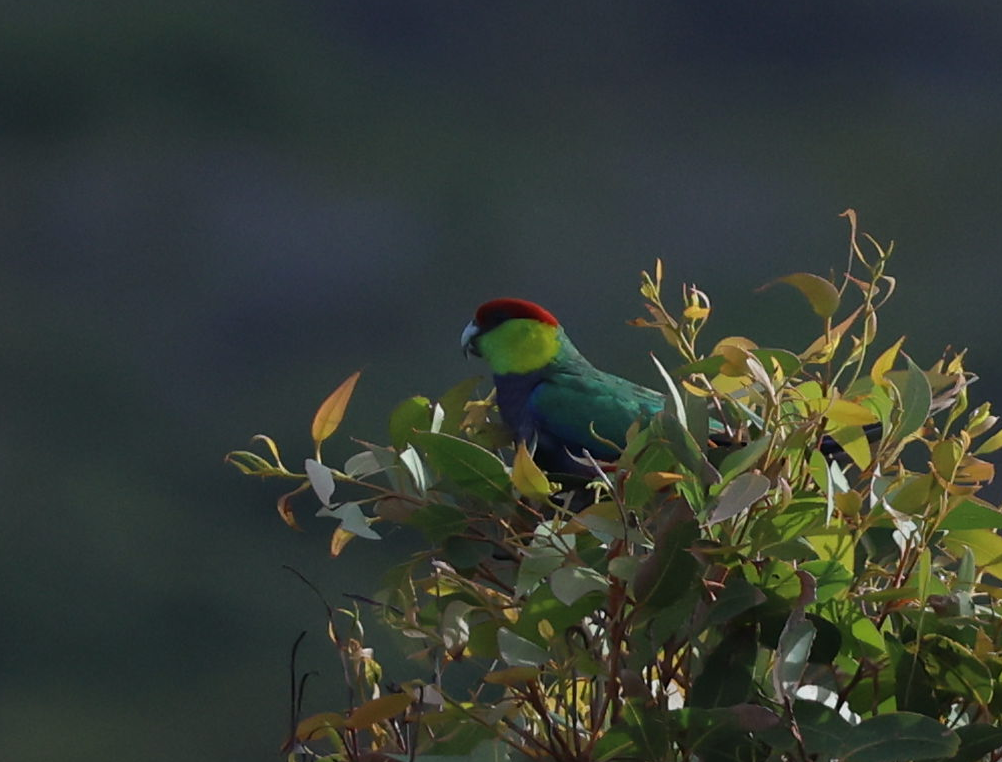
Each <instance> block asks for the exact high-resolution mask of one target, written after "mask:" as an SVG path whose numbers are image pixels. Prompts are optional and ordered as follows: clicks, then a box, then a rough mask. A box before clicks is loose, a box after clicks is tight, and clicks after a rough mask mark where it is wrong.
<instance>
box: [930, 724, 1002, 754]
mask: <svg viewBox="0 0 1002 762" xmlns="http://www.w3.org/2000/svg"><path fill="white" fill-rule="evenodd" d="M957 735H958V736H960V750H959V751H958V752H957V753H956V754H955V755H954V756H952V757H941V758H940V759H938V760H936V762H980V761H981V760H983V759H985V758H987V757H988V755H989V754H991V753H992V752H993V751H997V750H998V749H1002V728H1000V727H996V726H993V725H983V724H981V723H978V724H977V725H965V726H964V727H962V728H957Z"/></svg>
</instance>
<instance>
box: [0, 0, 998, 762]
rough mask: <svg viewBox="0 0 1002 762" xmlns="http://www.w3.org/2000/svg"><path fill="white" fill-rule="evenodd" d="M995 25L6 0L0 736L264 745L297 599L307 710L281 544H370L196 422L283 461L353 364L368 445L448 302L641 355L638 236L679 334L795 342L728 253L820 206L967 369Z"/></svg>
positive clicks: (602, 352) (230, 1)
mask: <svg viewBox="0 0 1002 762" xmlns="http://www.w3.org/2000/svg"><path fill="white" fill-rule="evenodd" d="M1000 50H1002V14H1000V12H999V10H998V8H997V5H996V4H994V3H990V2H983V3H982V2H953V3H934V2H921V1H920V2H913V3H908V4H907V5H903V4H900V3H871V2H842V3H838V4H813V3H812V4H786V3H702V2H688V3H680V2H664V3H642V2H606V3H584V2H582V3H515V4H497V5H496V4H488V3H468V2H430V3H409V2H373V1H372V0H369V1H368V2H366V1H364V0H359V1H358V2H319V1H312V2H307V1H298V0H286V2H279V1H278V0H240V1H239V2H237V1H236V0H224V1H222V2H216V3H204V2H194V0H181V1H179V2H170V3H161V2H152V1H151V0H132V1H131V2H128V3H125V2H108V1H106V2H90V3H81V2H76V1H75V0H63V1H62V2H58V1H55V0H52V1H46V0H36V2H33V3H19V4H13V3H5V8H4V9H3V22H2V24H0V172H2V182H0V233H2V238H0V247H2V249H0V250H2V259H0V263H2V264H0V309H2V315H0V317H2V320H0V362H2V363H3V373H2V382H0V383H2V390H3V418H2V422H0V477H2V484H3V485H4V493H5V495H6V500H5V504H4V511H3V527H2V530H0V581H2V598H0V638H2V646H3V647H2V648H0V756H2V757H3V758H4V759H5V760H6V759H9V760H29V759H74V760H98V759H109V758H111V759H120V758H128V759H142V760H150V761H152V760H179V759H184V760H189V761H195V760H221V759H272V758H274V755H275V754H276V753H277V749H278V747H279V745H280V744H281V742H282V740H283V733H284V727H285V725H284V723H285V713H286V662H287V653H288V649H289V646H290V645H291V643H292V641H293V640H294V638H295V637H296V635H297V634H298V633H299V631H300V630H301V629H308V630H310V634H309V636H308V639H307V642H306V646H305V647H304V651H303V660H302V663H301V664H302V667H303V668H311V669H319V670H321V672H322V673H323V674H322V677H321V678H320V679H319V680H318V681H317V682H316V683H314V684H313V687H312V689H311V691H310V700H309V704H310V708H311V709H318V708H336V707H337V706H338V705H339V701H340V696H341V693H340V691H339V689H338V687H337V680H336V676H337V668H336V665H335V661H334V655H333V653H332V652H331V651H330V649H327V648H325V646H324V643H323V610H322V607H321V606H320V605H319V604H318V603H317V602H316V600H315V599H314V598H313V597H312V595H311V594H310V593H309V591H308V590H307V589H306V588H305V587H304V586H303V585H302V584H301V583H299V582H298V581H296V580H295V579H294V578H293V577H292V575H290V574H289V573H287V572H283V571H282V570H281V568H280V567H281V565H282V564H292V565H295V566H296V567H297V568H299V569H301V570H302V571H303V572H304V573H306V574H307V575H308V576H310V577H311V579H313V580H314V581H315V582H316V583H317V584H318V585H319V586H320V587H322V588H323V589H324V591H325V592H326V593H327V594H328V595H329V596H330V597H331V598H332V600H335V601H336V602H341V601H342V599H341V598H340V594H341V592H344V591H361V592H365V591H367V590H371V589H372V587H373V585H374V582H375V580H376V579H377V578H378V575H379V573H380V572H381V570H382V569H383V568H385V566H386V565H387V563H389V560H390V559H391V558H392V557H393V555H394V547H392V546H393V541H392V539H391V540H390V541H384V542H383V543H379V544H377V543H365V544H363V543H362V542H361V541H358V542H356V543H355V544H354V545H353V546H352V547H350V549H349V551H348V552H347V553H346V556H345V557H344V558H343V559H342V560H341V561H339V562H332V561H329V560H327V559H326V558H325V543H326V538H327V533H328V532H329V530H330V529H331V526H332V525H331V523H330V522H329V521H327V522H323V521H320V520H315V521H314V520H311V519H309V518H305V519H304V520H305V522H306V523H307V525H308V528H309V530H310V531H309V532H308V533H307V534H306V535H297V534H295V533H293V532H291V531H289V530H287V529H285V528H284V526H283V525H281V523H280V521H279V519H278V517H277V516H276V514H275V512H274V508H273V498H274V496H275V494H277V491H276V488H275V487H274V486H273V485H263V486H262V485H261V484H259V483H256V482H254V481H252V480H248V479H244V478H241V477H240V476H239V475H238V474H237V473H236V472H235V471H234V470H233V469H231V468H228V467H226V466H224V465H223V462H222V456H223V454H224V453H225V452H226V451H227V450H229V449H233V448H237V447H243V446H245V444H246V443H247V440H248V438H249V437H250V436H251V435H252V434H254V433H256V432H259V431H264V432H268V433H271V434H273V435H275V436H276V437H277V438H278V439H279V441H281V442H282V443H284V445H285V448H286V452H285V454H286V456H287V459H288V460H289V461H290V462H291V463H294V464H296V463H299V462H301V460H302V458H303V457H305V456H307V455H308V454H309V452H310V444H309V437H308V427H309V421H310V418H311V416H312V413H313V411H314V409H315V408H316V406H317V404H318V403H319V402H320V401H321V400H322V399H323V398H324V397H325V396H326V395H327V393H329V392H330V391H331V390H332V389H333V388H334V386H335V385H336V384H337V383H339V382H340V381H341V380H342V379H343V378H344V377H345V376H346V375H347V374H348V373H350V372H351V371H353V370H355V369H356V368H359V367H363V366H364V367H365V369H366V370H365V375H364V377H363V380H362V382H361V384H360V386H359V389H358V392H357V394H356V398H355V400H354V403H353V406H352V409H351V410H350V412H349V416H348V419H347V421H346V430H347V431H348V432H351V433H352V434H356V435H358V436H360V437H362V438H369V439H373V440H377V441H385V434H384V421H385V418H386V415H387V413H388V411H389V409H390V407H391V406H392V405H393V404H394V403H395V402H396V401H397V400H399V399H402V398H403V397H405V396H407V395H410V394H414V393H427V394H431V395H435V394H438V393H439V392H441V391H443V390H444V389H446V388H447V387H449V386H451V385H452V384H453V383H454V382H455V381H458V380H459V379H461V378H463V377H465V376H466V375H468V374H470V373H471V372H473V371H474V370H480V368H479V367H477V366H473V365H468V364H464V362H463V361H462V358H461V356H460V354H459V347H458V338H459V332H460V330H461V329H462V327H463V325H464V324H465V323H466V321H467V320H468V319H469V316H470V314H471V313H472V311H473V309H474V308H475V306H476V305H477V304H479V303H480V302H481V301H483V300H484V299H486V298H489V297H493V296H499V295H519V296H524V297H528V298H531V299H535V300H537V301H540V302H543V303H544V304H545V305H547V306H548V307H549V308H550V309H551V310H553V311H554V312H555V313H556V314H557V315H558V316H560V317H561V319H562V321H563V322H564V324H565V325H566V326H567V328H568V330H569V332H570V333H571V335H572V336H573V337H574V338H575V339H576V340H577V343H578V345H579V346H580V348H581V349H582V350H583V351H584V352H585V353H586V354H587V355H589V356H590V357H591V358H592V359H593V360H594V361H595V362H596V363H597V364H599V365H600V366H602V367H605V368H607V369H612V370H617V371H619V372H621V373H623V374H624V375H629V376H631V377H633V378H636V379H637V380H641V381H645V382H647V383H651V384H655V383H656V374H655V373H654V371H653V368H652V367H651V366H650V363H649V360H648V359H647V357H646V352H647V351H648V350H649V349H652V348H653V349H657V350H658V351H659V353H660V354H661V356H662V358H664V359H665V360H666V361H672V360H673V359H674V358H672V356H671V353H670V352H669V351H668V350H667V349H666V348H665V347H664V346H663V345H662V344H660V342H659V340H658V337H657V336H656V335H655V334H652V333H644V332H641V331H638V330H635V329H631V328H628V327H626V326H625V325H624V321H625V320H626V319H628V318H630V317H634V316H637V315H639V314H640V312H641V302H640V298H639V296H638V294H637V291H636V288H637V284H638V273H639V271H640V270H641V269H643V268H649V267H650V266H651V265H652V263H653V260H654V258H655V257H656V256H662V257H664V258H665V261H666V263H667V278H668V280H669V282H670V284H671V285H670V286H669V289H668V291H669V293H671V294H674V293H675V292H676V290H677V288H678V285H679V284H680V283H681V282H683V281H695V282H697V283H698V284H699V285H700V286H701V287H702V288H704V289H705V290H706V291H708V292H709V293H710V295H711V297H712V298H713V299H714V306H715V312H714V316H713V321H712V323H711V327H710V333H711V334H712V335H711V336H710V337H709V338H710V339H711V340H712V339H713V338H719V337H721V336H724V335H730V334H743V335H747V336H750V337H752V338H753V339H755V340H757V341H758V342H759V343H761V344H763V345H791V346H793V347H799V346H802V345H804V344H805V343H806V342H807V341H808V340H809V339H810V338H812V336H813V335H814V334H813V332H814V331H815V330H816V324H815V323H814V322H813V320H812V319H811V317H810V313H809V311H808V310H807V309H806V307H805V306H804V305H803V304H802V303H801V302H800V301H798V299H797V298H796V295H795V294H794V293H793V292H792V290H791V291H781V290H780V289H775V290H772V291H769V292H766V293H764V294H757V293H754V288H755V287H756V286H758V285H760V284H762V283H764V282H765V281H768V280H771V279H772V278H774V277H777V276H779V275H783V274H786V273H788V272H791V271H797V270H808V271H814V272H821V273H824V272H827V271H828V268H830V267H834V268H841V267H843V265H844V262H845V258H846V257H845V255H846V251H847V225H846V224H845V222H844V221H843V220H840V219H838V217H837V215H838V213H839V212H841V211H842V210H843V209H845V208H846V207H848V206H852V207H855V208H856V209H858V210H859V212H860V215H861V221H862V227H863V228H864V229H865V230H868V231H870V232H871V233H873V234H874V235H875V236H876V237H877V238H878V239H880V240H883V241H887V240H889V239H891V238H893V239H895V240H896V241H897V247H898V248H897V250H896V256H895V260H894V263H893V266H892V272H893V274H895V275H897V276H898V278H899V283H900V290H899V294H898V296H896V297H895V299H894V301H893V303H892V304H891V306H890V307H889V308H888V310H887V313H886V317H885V319H884V323H883V325H882V327H881V328H882V333H883V334H884V343H885V344H886V343H890V341H892V340H893V339H895V338H897V336H898V335H899V334H901V333H907V334H908V335H909V337H911V338H910V340H909V342H908V343H907V345H906V348H907V349H910V350H911V352H912V354H913V356H914V357H915V358H916V360H918V361H919V362H920V364H922V365H926V366H928V365H929V364H930V363H931V362H932V361H933V360H934V359H935V358H936V357H937V356H938V354H939V353H940V351H941V350H942V348H943V346H944V345H945V344H947V343H953V344H954V345H957V346H970V347H971V352H970V360H969V364H970V366H971V367H973V368H974V369H976V370H978V371H979V372H980V373H981V374H982V376H983V377H984V378H985V380H984V381H983V382H981V383H980V384H979V385H978V388H977V394H976V396H978V397H979V399H991V398H998V397H999V396H1000V395H999V393H1000V392H1002V362H1000V356H999V349H1000V345H1002V339H1000V338H999V332H998V314H999V312H998V308H997V299H998V293H999V288H998V285H997V284H998V265H997V264H996V262H997V257H998V256H999V249H1000V242H1002V215H1000V207H1002V180H1000V171H1002V139H1000V136H1002V97H1000V82H1002V56H1000V55H999V51H1000ZM329 449H330V455H331V456H332V458H333V459H334V460H339V459H341V458H343V457H344V456H346V455H348V454H350V453H351V449H350V447H349V446H348V444H347V443H346V442H345V438H344V437H341V438H339V439H338V440H337V442H336V443H334V444H333V445H332V446H331V447H330V448H329ZM303 513H304V516H307V515H308V514H309V513H310V511H308V510H304V512H303ZM396 551H397V553H398V554H399V553H400V552H401V551H400V548H399V546H398V547H397V548H396ZM376 645H377V648H378V649H379V650H378V653H379V654H388V653H390V646H389V645H387V644H386V643H385V641H379V640H377V642H376Z"/></svg>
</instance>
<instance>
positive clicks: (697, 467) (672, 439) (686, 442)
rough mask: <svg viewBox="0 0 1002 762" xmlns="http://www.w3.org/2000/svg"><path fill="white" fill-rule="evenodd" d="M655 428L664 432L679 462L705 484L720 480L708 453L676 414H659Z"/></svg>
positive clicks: (669, 446)
mask: <svg viewBox="0 0 1002 762" xmlns="http://www.w3.org/2000/svg"><path fill="white" fill-rule="evenodd" d="M655 428H656V429H657V428H660V429H661V430H662V431H663V432H664V438H665V440H666V443H667V446H668V449H669V450H671V452H672V454H673V455H674V456H675V457H676V458H677V459H678V462H679V463H681V464H682V465H683V466H685V467H686V468H687V469H689V470H690V471H691V472H692V473H693V474H695V475H696V476H697V477H699V479H700V480H701V481H702V482H703V483H704V484H716V483H717V482H719V481H720V474H718V473H717V470H716V469H715V468H714V467H713V466H712V465H711V464H710V461H708V460H707V459H706V453H704V452H703V449H702V448H701V447H700V446H699V444H698V443H697V442H696V440H695V439H693V436H692V434H690V433H689V431H688V430H687V429H686V428H685V427H684V426H682V424H681V423H679V421H678V419H677V418H676V417H675V416H673V415H669V414H668V413H661V414H659V415H658V417H657V418H656V421H655Z"/></svg>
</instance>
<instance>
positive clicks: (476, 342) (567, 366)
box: [460, 298, 882, 475]
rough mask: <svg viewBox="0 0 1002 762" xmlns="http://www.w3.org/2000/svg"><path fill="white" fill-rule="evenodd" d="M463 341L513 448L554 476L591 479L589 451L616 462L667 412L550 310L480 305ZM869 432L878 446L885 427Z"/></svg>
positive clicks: (720, 441) (717, 436)
mask: <svg viewBox="0 0 1002 762" xmlns="http://www.w3.org/2000/svg"><path fill="white" fill-rule="evenodd" d="M460 343H461V345H462V349H463V352H464V354H466V355H467V356H469V355H471V354H472V355H474V356H477V357H481V358H483V359H484V360H486V361H487V363H488V365H490V368H491V371H492V373H493V375H494V386H495V389H496V390H497V397H496V401H497V406H498V411H499V412H500V414H501V419H502V420H503V421H504V423H505V425H506V426H507V427H508V428H509V429H510V430H511V433H512V435H513V438H514V440H515V442H516V444H517V443H523V442H524V443H525V444H526V445H527V446H528V447H530V448H531V449H533V458H534V460H535V461H536V464H537V465H538V466H539V467H540V468H542V469H544V470H545V471H549V472H551V473H560V474H577V475H584V474H587V473H594V468H593V467H591V466H590V465H588V461H587V460H585V461H582V455H583V451H584V450H587V451H588V453H589V454H590V455H591V456H592V457H593V458H595V459H596V460H598V461H606V462H611V461H615V460H616V459H617V458H618V457H619V452H620V449H621V448H622V447H624V446H625V444H626V433H627V430H628V429H629V428H630V426H632V425H633V423H634V422H635V421H640V423H641V424H642V425H643V424H646V423H648V422H649V421H650V420H651V419H652V418H653V417H654V416H655V415H656V414H657V413H659V412H660V411H662V410H663V409H664V407H665V402H666V399H667V398H666V396H665V395H664V394H663V393H661V392H658V391H655V390H654V389H649V388H647V387H645V386H641V385H640V384H636V383H634V382H632V381H628V380H627V379H625V378H621V377H620V376H616V375H613V374H612V373H607V372H605V371H602V370H599V369H598V368H596V367H595V366H594V365H592V364H591V363H590V362H589V361H588V360H587V358H585V356H584V355H582V354H581V352H579V351H578V349H577V347H575V346H574V343H573V342H572V341H571V340H570V338H568V336H567V334H566V332H565V331H564V329H563V326H561V325H560V323H559V322H558V321H557V319H556V318H555V317H554V316H553V314H552V313H551V312H549V311H548V310H546V309H544V308H543V307H541V306H540V305H538V304H535V303H534V302H530V301H527V300H525V299H515V298H502V299H493V300H491V301H488V302H485V303H484V304H482V305H480V307H479V308H477V311H476V313H475V314H474V317H473V319H472V320H471V321H470V322H469V323H468V324H467V326H466V327H465V328H464V329H463V333H462V337H461V339H460ZM710 430H711V433H710V440H711V442H712V443H713V444H714V445H716V446H725V447H726V446H741V444H742V443H740V442H734V441H732V440H730V439H729V438H728V436H727V434H726V432H725V431H724V427H723V425H722V424H721V423H720V422H719V421H711V424H710ZM864 430H865V432H866V436H867V439H868V440H870V441H871V442H873V441H876V440H877V439H879V438H880V436H881V431H882V428H881V426H880V424H879V423H878V424H872V425H868V426H866V427H864ZM617 448H619V449H617ZM820 449H821V452H822V453H823V454H824V455H826V456H827V457H830V458H835V459H838V458H839V456H844V455H845V453H844V451H843V450H842V448H841V447H839V445H838V443H837V442H835V441H834V440H833V439H832V438H831V437H829V436H825V437H823V438H822V440H821V444H820Z"/></svg>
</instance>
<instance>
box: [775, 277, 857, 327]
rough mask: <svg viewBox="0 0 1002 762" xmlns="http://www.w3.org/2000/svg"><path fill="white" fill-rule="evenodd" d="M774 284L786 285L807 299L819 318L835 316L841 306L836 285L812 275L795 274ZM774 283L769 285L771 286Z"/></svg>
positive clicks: (779, 279)
mask: <svg viewBox="0 0 1002 762" xmlns="http://www.w3.org/2000/svg"><path fill="white" fill-rule="evenodd" d="M773 283H786V284H788V285H791V286H793V287H794V288H795V289H797V290H798V291H799V292H800V293H801V294H803V295H804V296H805V297H807V301H808V302H810V305H811V309H812V310H814V312H815V314H817V315H818V316H819V317H823V318H828V317H831V316H832V315H834V314H835V312H836V311H837V310H838V306H839V301H840V299H839V294H838V289H837V288H835V285H834V284H833V283H832V282H831V281H829V280H827V279H825V278H822V277H820V276H818V275H813V274H812V273H793V274H792V275H787V276H785V277H782V278H777V279H776V280H775V281H773ZM773 283H770V284H768V285H769V286H771V285H773Z"/></svg>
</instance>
